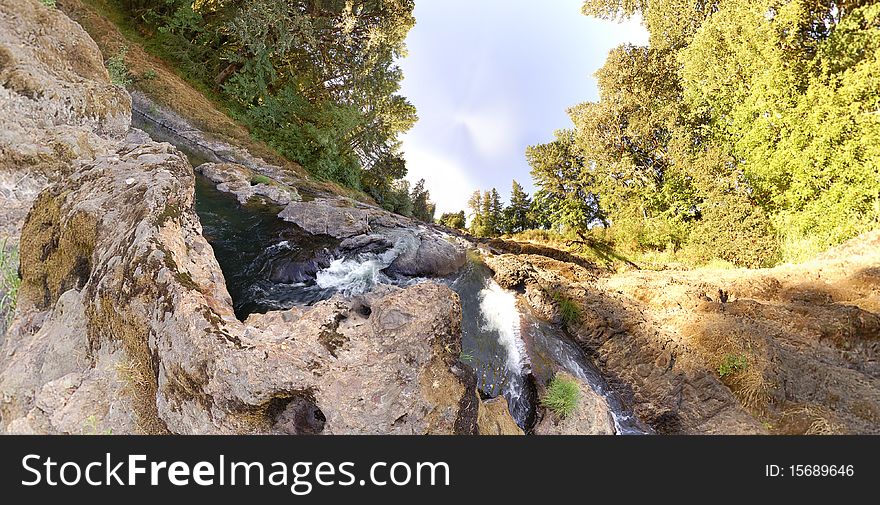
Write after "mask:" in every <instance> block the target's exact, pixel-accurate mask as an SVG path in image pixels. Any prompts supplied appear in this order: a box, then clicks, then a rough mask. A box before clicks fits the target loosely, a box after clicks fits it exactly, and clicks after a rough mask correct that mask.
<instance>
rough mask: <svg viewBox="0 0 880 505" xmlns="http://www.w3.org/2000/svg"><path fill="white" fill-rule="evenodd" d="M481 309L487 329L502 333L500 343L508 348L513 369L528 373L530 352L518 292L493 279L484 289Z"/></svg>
mask: <svg viewBox="0 0 880 505" xmlns="http://www.w3.org/2000/svg"><path fill="white" fill-rule="evenodd" d="M480 312H481V314H482V316H483V321H484V324H483V329H484V330H485V331H489V332H494V333H497V334H498V343H500V344H501V345H502V346H503V347H504V348H505V349H506V350H507V367H508V369H510V370H511V371H514V372H519V373H528V371H527V370H526V368H527V365H528V355H527V354H526V349H525V344H524V343H523V340H522V335H521V333H520V331H521V330H520V327H521V325H522V322H521V315H520V312H519V309H518V308H517V306H516V294H515V293H512V292H510V291H507V290H505V289H504V288H502V287H501V286H499V285H498V283H497V282H495V281H494V280H492V279H488V280H487V281H486V287H485V288H483V289H482V290H481V291H480Z"/></svg>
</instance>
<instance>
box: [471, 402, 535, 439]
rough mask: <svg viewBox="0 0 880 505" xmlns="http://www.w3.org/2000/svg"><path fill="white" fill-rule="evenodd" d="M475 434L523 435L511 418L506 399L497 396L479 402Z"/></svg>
mask: <svg viewBox="0 0 880 505" xmlns="http://www.w3.org/2000/svg"><path fill="white" fill-rule="evenodd" d="M477 433H478V434H480V435H524V433H523V430H522V428H520V427H519V426H518V425H517V424H516V421H514V420H513V416H511V415H510V409H509V407H508V404H507V399H506V398H504V397H503V396H498V397H495V398H492V399H490V400H485V401H481V402H480V405H479V410H478V411H477Z"/></svg>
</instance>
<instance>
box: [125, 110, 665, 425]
mask: <svg viewBox="0 0 880 505" xmlns="http://www.w3.org/2000/svg"><path fill="white" fill-rule="evenodd" d="M135 126H136V127H138V128H141V129H143V130H145V131H147V132H148V133H150V135H151V136H152V137H153V138H154V139H155V140H158V141H165V142H169V143H172V144H174V145H175V146H177V147H178V148H180V150H181V151H183V152H184V153H185V154H186V155H187V156H188V157H189V159H190V162H191V163H192V164H193V166H197V165H198V164H200V163H203V162H206V161H216V160H215V159H213V158H212V156H213V155H212V153H209V152H201V151H200V150H199V148H198V146H193V145H191V144H187V143H186V141H185V140H184V139H181V138H179V137H177V136H176V135H174V133H173V132H170V131H167V130H164V129H163V128H161V127H160V126H158V125H155V124H150V123H147V122H145V120H144V119H143V118H140V120H138V118H137V117H135ZM214 158H215V157H214ZM195 207H196V212H197V214H198V215H199V219H200V221H201V223H202V228H203V233H204V236H205V238H206V239H207V240H208V242H209V243H210V244H211V246H212V247H213V248H214V254H215V256H216V258H217V261H218V263H219V264H220V267H221V269H222V270H223V274H224V276H225V277H226V284H227V289H228V290H229V294H230V295H231V296H232V299H233V303H234V308H235V312H236V315H237V316H238V317H239V318H240V319H245V318H247V316H248V315H249V314H251V313H254V312H267V311H270V310H283V309H288V308H291V307H293V306H303V305H311V304H314V303H316V302H318V301H320V300H325V299H328V298H330V297H331V296H333V295H334V294H336V293H342V294H345V295H357V294H362V293H365V292H368V291H370V290H371V289H373V287H375V286H376V285H378V284H396V285H410V284H413V283H416V282H421V281H423V279H407V278H393V277H391V276H389V275H387V274H386V273H385V270H386V269H387V268H388V267H389V266H390V265H391V263H392V262H393V261H394V259H395V258H397V257H398V255H400V254H401V253H402V252H404V251H405V250H406V249H407V248H410V247H413V246H414V244H411V243H409V242H407V241H405V240H401V241H398V242H397V243H396V244H395V246H394V247H392V248H391V249H388V250H387V251H384V252H380V253H363V254H357V255H343V254H340V253H338V249H337V246H338V245H339V241H338V240H336V239H333V238H332V237H329V236H322V235H311V234H309V233H306V232H305V231H304V230H302V229H301V228H299V227H297V226H295V225H293V224H291V223H286V222H284V221H282V220H281V219H279V218H278V217H277V214H278V212H279V211H280V210H281V209H280V208H279V207H277V206H273V205H266V204H259V203H256V204H254V203H249V204H248V205H246V206H242V205H240V204H239V202H238V201H237V199H236V198H235V197H234V196H232V195H230V194H227V193H223V192H221V191H219V190H218V189H217V188H216V186H215V185H214V184H213V183H212V182H211V181H209V180H208V179H206V178H204V177H202V176H198V175H197V176H196V203H195ZM435 280H437V281H439V282H444V283H446V284H448V285H449V286H450V287H451V288H452V289H453V290H454V291H455V292H456V293H458V295H459V297H460V299H461V306H462V354H461V360H462V361H463V362H465V363H467V364H468V365H470V366H471V367H472V368H473V369H474V371H475V373H476V376H477V387H478V389H479V392H480V395H481V396H482V397H484V398H493V397H497V396H504V397H505V398H506V399H507V400H508V405H509V408H510V412H511V415H512V416H513V418H514V420H515V421H516V423H517V424H518V425H519V426H520V427H521V428H523V429H524V430H525V431H526V432H529V431H530V430H531V429H532V428H533V427H534V425H535V422H536V418H537V414H536V412H537V404H538V397H537V396H538V395H537V387H536V384H537V383H546V382H547V381H549V380H550V378H552V376H553V374H554V373H555V372H556V371H558V370H565V371H567V372H569V373H571V374H572V375H574V376H576V377H578V378H580V379H581V380H583V381H585V382H586V383H588V384H590V386H591V387H593V389H594V390H595V391H596V392H597V393H599V394H600V395H602V396H604V397H605V398H606V399H607V400H608V403H609V405H610V406H611V408H612V411H613V414H614V419H615V425H616V427H617V431H618V433H620V434H632V433H646V432H647V429H645V428H644V427H643V426H642V425H641V424H640V423H639V422H638V420H637V419H636V418H635V417H634V416H633V415H632V414H631V413H630V412H628V411H627V409H625V408H624V406H623V405H622V404H621V402H620V401H619V400H618V399H617V397H616V396H615V395H614V394H613V392H612V391H611V390H610V388H609V387H608V385H607V384H606V383H605V381H604V380H603V379H602V376H601V374H600V373H599V371H598V370H597V369H596V367H595V366H594V365H593V363H592V362H591V361H590V360H589V358H588V357H587V356H586V355H584V353H583V351H582V350H581V349H580V348H579V347H578V346H577V345H575V344H574V343H573V342H571V341H570V340H569V339H568V338H567V336H566V335H565V334H564V333H563V332H562V331H561V330H560V329H559V328H557V327H555V326H554V325H552V324H550V323H548V322H546V321H542V320H541V319H540V318H538V317H536V316H535V315H534V314H532V313H531V311H529V310H528V309H523V308H522V307H523V306H524V304H522V303H521V302H520V301H519V295H518V294H517V293H516V292H513V291H509V290H505V289H503V288H501V286H499V285H498V284H497V283H496V282H495V281H494V279H493V275H492V271H491V270H490V269H489V268H488V267H487V266H486V265H485V264H483V262H482V261H481V260H480V255H479V253H478V252H477V251H471V252H469V261H468V262H467V265H466V266H465V268H463V269H462V271H461V272H460V273H459V274H457V275H454V276H452V277H450V278H447V279H435Z"/></svg>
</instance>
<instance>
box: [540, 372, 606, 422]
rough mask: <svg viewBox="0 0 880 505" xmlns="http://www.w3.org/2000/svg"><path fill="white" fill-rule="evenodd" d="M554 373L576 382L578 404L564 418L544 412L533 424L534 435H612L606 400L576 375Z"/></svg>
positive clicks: (563, 378) (561, 377)
mask: <svg viewBox="0 0 880 505" xmlns="http://www.w3.org/2000/svg"><path fill="white" fill-rule="evenodd" d="M556 375H557V377H558V378H560V379H562V380H565V381H570V382H573V383H575V384H577V386H578V389H579V390H580V398H579V400H578V405H577V407H576V408H575V410H574V412H572V413H571V414H570V415H568V416H567V417H565V418H564V419H563V418H560V417H559V416H557V415H556V414H554V413H553V412H545V413H544V417H543V419H541V421H540V422H539V423H538V424H537V426H535V435H614V434H615V433H616V430H615V429H614V418H613V417H612V416H611V408H610V407H609V406H608V402H607V401H606V400H605V399H604V398H602V397H601V396H600V395H599V394H598V393H596V392H595V391H593V388H591V387H590V385H589V384H587V383H585V382H584V381H582V380H580V379H578V378H577V377H575V376H573V375H571V374H569V373H566V372H558V373H557V374H556Z"/></svg>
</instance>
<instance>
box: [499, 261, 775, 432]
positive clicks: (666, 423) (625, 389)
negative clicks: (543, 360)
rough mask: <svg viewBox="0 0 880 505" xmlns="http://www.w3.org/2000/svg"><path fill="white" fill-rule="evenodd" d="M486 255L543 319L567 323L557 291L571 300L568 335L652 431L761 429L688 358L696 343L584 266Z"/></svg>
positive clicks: (710, 373) (717, 382) (711, 376)
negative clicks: (576, 315) (575, 311)
mask: <svg viewBox="0 0 880 505" xmlns="http://www.w3.org/2000/svg"><path fill="white" fill-rule="evenodd" d="M485 261H486V264H487V265H489V267H490V268H491V269H492V270H493V271H494V272H495V278H496V280H497V281H498V283H499V284H500V285H502V286H504V287H507V288H514V287H517V288H524V289H525V296H524V299H525V300H526V301H527V302H528V304H529V305H530V306H531V307H532V309H533V310H534V311H535V313H536V314H538V315H540V316H541V317H542V318H544V319H546V320H549V321H554V322H556V323H557V324H564V321H563V318H562V317H561V314H560V310H559V302H558V300H557V299H556V297H557V296H562V297H564V298H566V299H568V300H571V301H572V302H573V303H575V304H576V305H577V307H579V308H580V321H579V322H576V323H574V324H570V325H568V327H567V330H568V332H569V334H571V335H572V337H574V339H575V340H576V341H577V342H578V343H579V344H580V345H581V346H582V347H583V348H584V349H586V350H587V351H588V353H589V354H590V355H591V356H592V357H593V360H594V362H595V363H596V365H597V366H598V367H599V369H600V370H601V371H602V372H603V374H604V375H605V377H608V378H609V384H610V386H611V387H612V388H613V389H614V390H615V391H616V392H617V394H618V395H619V396H620V397H621V399H622V400H623V401H624V403H625V404H626V405H628V406H631V408H632V409H633V411H634V412H635V414H636V415H637V416H638V417H639V418H640V419H642V420H644V421H645V422H646V423H647V424H648V425H649V426H651V428H653V429H654V430H656V431H657V432H659V433H727V434H747V433H764V432H765V429H764V427H763V426H762V425H761V423H760V422H758V421H757V420H756V419H755V418H754V417H752V416H751V415H750V414H749V413H748V411H747V410H746V409H745V408H744V407H743V406H742V405H741V404H740V402H739V401H738V400H737V398H736V397H735V396H734V394H733V393H732V392H731V391H730V389H728V388H727V387H726V386H725V384H724V383H723V382H722V381H721V380H720V379H719V378H718V377H717V375H716V374H715V372H714V371H713V370H712V368H711V367H710V366H707V365H706V364H704V363H702V362H701V361H700V360H694V359H690V357H694V355H695V353H694V350H693V348H691V347H689V346H687V345H685V344H682V343H677V342H676V339H675V338H674V336H673V335H670V333H668V330H667V329H665V328H659V327H655V326H654V325H653V324H652V322H651V321H648V320H647V319H646V318H645V317H644V315H643V314H642V313H641V312H640V310H639V308H638V306H632V305H630V304H625V303H623V302H621V301H620V300H618V299H617V298H614V297H613V296H612V295H611V294H609V293H607V292H605V291H603V290H600V289H599V288H598V287H597V286H596V276H595V274H592V273H591V272H590V271H589V270H586V269H584V268H583V267H581V266H579V265H575V264H572V263H567V262H563V261H559V260H555V259H551V258H547V257H545V256H536V255H512V254H502V255H495V256H487V257H485ZM661 329H662V330H663V331H660V330H661ZM544 429H548V428H547V426H546V425H545V428H544ZM536 431H537V430H536Z"/></svg>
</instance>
